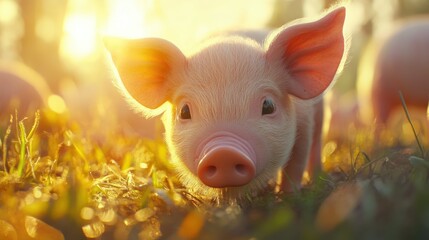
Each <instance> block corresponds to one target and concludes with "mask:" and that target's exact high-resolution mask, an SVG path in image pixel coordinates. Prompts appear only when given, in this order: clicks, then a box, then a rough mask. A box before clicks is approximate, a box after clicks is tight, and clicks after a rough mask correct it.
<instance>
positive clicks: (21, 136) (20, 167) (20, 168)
mask: <svg viewBox="0 0 429 240" xmlns="http://www.w3.org/2000/svg"><path fill="white" fill-rule="evenodd" d="M18 125H19V137H18V139H19V143H20V149H19V164H18V169H17V174H18V176H19V177H21V176H22V172H23V171H24V166H25V157H26V154H25V149H26V147H27V136H26V132H25V126H24V123H23V121H19V124H18Z"/></svg>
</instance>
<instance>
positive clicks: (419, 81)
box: [359, 18, 429, 130]
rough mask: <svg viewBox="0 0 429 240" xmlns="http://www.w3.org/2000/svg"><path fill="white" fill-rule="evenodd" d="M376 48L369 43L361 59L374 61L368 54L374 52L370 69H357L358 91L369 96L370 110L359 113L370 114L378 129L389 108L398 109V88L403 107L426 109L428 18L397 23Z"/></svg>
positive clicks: (428, 97)
mask: <svg viewBox="0 0 429 240" xmlns="http://www.w3.org/2000/svg"><path fill="white" fill-rule="evenodd" d="M376 48H377V46H376V44H374V43H372V45H370V47H369V50H367V52H368V54H365V55H364V58H363V59H362V60H363V61H361V62H363V63H365V62H368V61H369V62H371V61H374V60H372V59H371V56H370V54H371V52H376V56H373V58H375V63H374V65H375V68H374V70H373V71H369V72H368V69H366V68H365V69H363V70H365V71H366V72H364V71H361V74H360V77H359V92H360V93H359V95H360V96H361V99H362V100H365V99H369V100H370V101H369V103H370V105H371V106H372V111H373V114H371V113H370V114H364V116H363V117H364V118H366V119H373V118H372V117H374V118H375V119H376V122H377V123H378V124H377V126H378V130H380V127H382V126H385V125H386V124H387V123H388V122H389V119H390V118H391V117H392V113H393V112H395V111H396V110H400V111H402V105H401V101H400V97H399V91H401V92H402V94H403V96H404V99H405V102H406V104H407V107H409V108H411V109H413V108H420V109H422V110H426V107H427V105H428V101H429V65H428V64H429V18H420V19H413V20H409V21H406V22H403V23H401V24H400V25H399V27H397V29H396V30H395V31H393V33H391V34H390V35H389V37H388V38H386V40H385V41H383V43H382V44H381V47H380V49H379V50H378V51H377V50H375V49H376ZM371 73H372V75H371ZM368 95H369V96H368ZM365 110H366V109H362V111H365ZM422 112H423V111H422ZM368 115H369V116H368ZM370 121H372V120H370Z"/></svg>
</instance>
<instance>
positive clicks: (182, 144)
mask: <svg viewBox="0 0 429 240" xmlns="http://www.w3.org/2000/svg"><path fill="white" fill-rule="evenodd" d="M345 11H346V10H345V8H344V7H340V8H337V9H335V10H333V11H331V12H330V13H328V14H327V15H325V16H324V17H322V18H320V19H319V20H317V21H314V22H309V23H301V24H295V25H290V26H285V27H283V28H281V29H278V30H277V31H275V32H274V33H273V34H272V35H271V36H270V37H269V38H267V40H266V41H265V45H262V44H261V43H258V42H257V41H255V40H253V39H250V38H246V37H242V36H227V37H221V38H216V39H213V40H211V41H209V42H208V43H205V44H202V46H201V47H200V48H199V49H198V50H197V51H196V52H195V53H193V54H191V55H189V56H185V55H184V54H183V53H182V52H181V51H180V50H179V49H178V48H177V47H175V46H174V45H173V44H172V43H170V42H168V41H166V40H162V39H156V38H148V39H139V40H125V39H107V40H106V45H107V48H108V49H109V50H110V52H111V55H112V59H113V62H114V64H115V65H116V68H117V70H118V73H119V76H120V78H121V79H122V82H120V86H122V87H124V88H123V90H124V91H125V93H126V95H127V96H128V95H129V96H131V97H129V101H130V102H132V103H133V104H137V105H138V106H139V107H140V108H141V109H142V111H143V112H144V113H146V114H147V115H149V116H150V115H156V114H158V113H160V112H163V118H162V119H163V123H164V125H165V129H166V132H165V136H166V142H167V145H168V147H169V150H170V153H171V158H172V161H173V162H174V163H175V164H176V166H177V171H178V176H179V178H180V180H181V181H182V183H183V184H184V185H185V186H187V187H188V188H190V189H191V190H192V191H194V192H196V193H197V194H202V195H204V196H207V197H209V198H215V199H240V198H244V197H245V196H248V195H249V194H254V193H256V192H258V191H260V190H262V189H265V188H266V186H267V185H268V181H269V180H272V179H276V177H277V173H278V172H279V170H281V169H282V171H281V172H282V173H283V174H282V175H283V177H282V182H281V188H282V190H284V191H290V190H291V189H292V187H293V185H295V186H297V187H299V184H300V182H301V178H302V175H303V172H304V170H305V168H306V166H307V165H308V166H309V169H310V170H311V172H313V171H315V169H319V168H320V147H321V146H320V145H321V143H320V141H321V139H320V137H321V136H320V135H321V126H322V119H323V109H322V105H323V104H322V97H321V96H322V94H323V93H324V92H325V90H326V89H327V88H329V86H330V85H331V83H332V81H333V79H334V77H335V75H336V73H337V72H338V71H339V69H341V68H342V63H343V62H344V59H343V56H344V55H345V54H344V52H345V51H344V50H345V41H344V37H343V23H344V18H345ZM122 84H123V85H122Z"/></svg>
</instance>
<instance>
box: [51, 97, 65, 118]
mask: <svg viewBox="0 0 429 240" xmlns="http://www.w3.org/2000/svg"><path fill="white" fill-rule="evenodd" d="M48 106H49V108H50V109H51V110H52V111H54V112H56V113H64V112H65V111H66V110H67V107H66V104H65V102H64V100H63V98H62V97H60V96H58V95H56V94H52V95H50V96H49V97H48Z"/></svg>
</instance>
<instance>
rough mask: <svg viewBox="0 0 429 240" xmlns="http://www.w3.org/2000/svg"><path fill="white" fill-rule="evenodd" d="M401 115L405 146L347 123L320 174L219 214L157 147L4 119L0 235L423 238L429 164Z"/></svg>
mask: <svg viewBox="0 0 429 240" xmlns="http://www.w3.org/2000/svg"><path fill="white" fill-rule="evenodd" d="M404 107H405V109H406V106H405V105H404ZM405 112H406V115H407V117H408V119H410V122H409V123H408V124H410V125H411V127H412V128H413V129H414V133H413V135H414V140H415V141H413V142H412V143H410V142H406V141H403V140H402V139H401V138H402V137H403V136H404V134H409V133H404V132H400V133H397V132H393V131H392V132H388V133H387V134H385V136H384V137H385V139H383V140H382V141H380V142H381V143H382V144H379V143H377V144H375V142H374V140H373V139H369V137H370V136H371V134H368V132H367V131H368V130H366V129H355V128H353V127H351V128H350V129H351V130H350V133H351V134H350V135H349V136H348V138H347V139H343V140H341V141H340V140H331V141H328V142H327V143H326V144H325V146H324V156H325V158H326V162H325V168H326V170H327V171H326V173H324V174H323V175H321V176H319V177H318V178H317V179H315V180H314V181H313V182H311V183H309V184H307V185H306V186H305V188H304V189H303V190H302V191H299V192H297V193H294V194H283V195H279V194H274V193H267V194H265V195H263V196H260V197H259V198H257V199H254V201H253V202H252V203H251V204H249V205H245V206H237V205H231V206H224V207H216V206H211V205H210V204H205V202H204V201H203V200H202V199H201V198H200V197H199V196H194V195H193V194H192V193H190V192H188V191H186V190H184V189H182V188H181V186H180V184H179V183H178V182H177V180H176V179H175V178H174V174H173V171H172V169H171V167H170V166H169V164H168V153H167V150H166V147H165V145H164V144H163V142H162V141H161V140H144V139H139V138H137V137H132V136H128V135H126V134H123V133H122V132H121V131H120V129H113V130H112V131H110V132H102V133H100V132H97V126H95V127H94V128H93V130H88V129H81V128H80V126H79V125H77V124H75V123H71V122H70V121H69V120H68V118H67V116H63V115H58V114H56V113H53V112H50V111H49V110H42V111H40V112H36V113H35V114H29V115H28V116H29V117H28V118H25V119H18V117H17V116H18V114H15V115H13V116H12V117H6V116H2V117H3V118H4V119H0V139H1V144H0V149H1V154H0V156H1V157H2V161H1V162H0V236H3V238H4V239H31V238H30V237H35V239H222V238H225V239H237V240H241V239H243V240H244V239H427V238H428V237H429V204H428V203H429V191H428V189H429V183H428V180H429V163H428V161H429V159H427V157H428V155H427V153H425V152H424V147H423V146H424V144H425V141H421V140H420V139H419V135H418V131H419V130H416V128H415V126H414V125H413V124H412V123H411V117H410V115H409V113H408V111H407V109H406V110H405ZM30 116H31V117H30ZM27 129H30V130H29V131H27ZM398 129H403V128H398ZM392 139H396V140H395V141H392ZM19 219H24V220H19ZM30 223H34V224H30ZM36 223H37V224H36ZM3 238H2V239H3Z"/></svg>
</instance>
